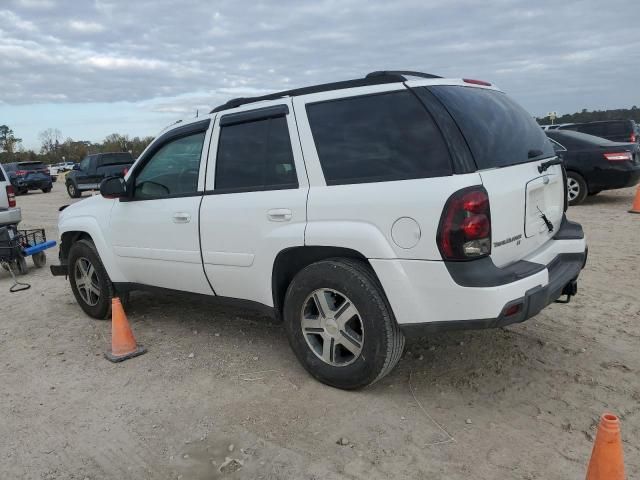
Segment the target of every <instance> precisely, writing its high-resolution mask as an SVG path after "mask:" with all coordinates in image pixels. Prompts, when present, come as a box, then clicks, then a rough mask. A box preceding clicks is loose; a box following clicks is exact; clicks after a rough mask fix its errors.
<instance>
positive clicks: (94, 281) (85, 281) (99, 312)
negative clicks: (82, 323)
mask: <svg viewBox="0 0 640 480" xmlns="http://www.w3.org/2000/svg"><path fill="white" fill-rule="evenodd" d="M69 283H70V284H71V290H72V291H73V295H74V296H75V297H76V301H77V302H78V304H80V307H81V308H82V310H84V312H85V313H86V314H87V315H89V316H90V317H93V318H97V319H104V318H107V317H108V315H109V313H110V312H111V298H112V297H113V284H112V283H111V279H110V278H109V275H108V274H107V271H106V269H105V268H104V265H103V264H102V261H101V260H100V256H99V255H98V252H97V251H96V248H95V246H94V245H93V243H92V242H90V241H89V240H78V241H77V242H76V243H74V244H73V245H72V246H71V249H70V251H69Z"/></svg>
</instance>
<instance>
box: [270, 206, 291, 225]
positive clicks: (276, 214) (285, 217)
mask: <svg viewBox="0 0 640 480" xmlns="http://www.w3.org/2000/svg"><path fill="white" fill-rule="evenodd" d="M292 216H293V214H292V213H291V210H289V209H288V208H273V209H271V210H269V211H268V212H267V217H268V218H269V220H271V221H272V222H288V221H289V220H291V217H292Z"/></svg>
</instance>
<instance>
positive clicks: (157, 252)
mask: <svg viewBox="0 0 640 480" xmlns="http://www.w3.org/2000/svg"><path fill="white" fill-rule="evenodd" d="M101 193H102V196H96V197H92V198H88V199H86V200H83V201H82V202H79V203H76V204H74V205H72V206H70V207H68V208H66V209H65V210H63V212H62V213H61V215H60V220H59V231H60V234H61V249H60V260H61V265H59V266H54V267H52V272H53V273H54V274H58V275H68V276H69V280H70V283H71V288H72V289H73V293H74V294H75V297H76V299H77V301H78V303H79V304H80V306H81V307H82V308H83V309H84V311H85V312H86V313H87V314H89V315H90V316H92V317H95V318H104V317H106V316H107V315H108V314H109V308H110V299H111V296H112V295H114V294H115V292H119V293H120V294H124V295H125V296H126V292H128V291H129V290H132V289H137V288H146V287H153V288H158V287H160V288H164V289H172V290H182V291H188V292H195V293H200V294H204V295H210V296H213V297H217V298H219V299H224V300H229V299H230V298H231V299H236V300H238V301H241V302H242V303H243V304H245V305H253V306H257V307H259V308H261V309H264V310H268V311H269V312H272V313H273V314H275V315H276V316H277V317H279V318H282V320H283V321H284V324H285V326H286V331H287V334H288V337H289V341H290V344H291V347H292V348H293V350H294V352H295V354H296V356H297V357H298V359H299V360H300V362H301V363H302V364H303V365H304V367H305V368H306V369H307V370H308V371H309V372H310V373H311V374H312V375H313V376H314V377H316V378H317V379H319V380H320V381H322V382H325V383H327V384H329V385H333V386H336V387H340V388H347V389H351V388H358V387H363V386H365V385H368V384H370V383H372V382H375V381H376V380H378V379H380V378H382V377H383V376H384V375H385V374H387V373H388V372H389V371H390V370H391V369H392V368H393V367H394V365H395V364H396V363H397V362H398V359H399V358H400V356H401V354H402V349H403V346H404V338H405V336H406V335H421V334H425V333H429V332H432V331H435V330H446V329H456V328H485V327H498V326H504V325H507V324H510V323H514V322H522V321H524V320H526V319H528V318H530V317H532V316H533V315H536V314H537V313H538V312H539V311H540V310H541V309H542V308H544V307H545V306H546V305H548V304H549V303H551V302H553V301H555V300H557V299H559V298H560V297H561V296H563V295H566V296H567V298H570V296H571V295H574V294H575V293H576V279H577V278H578V275H579V273H580V270H581V269H582V268H583V266H584V264H585V261H586V253H587V251H586V243H585V239H584V235H583V232H582V228H581V227H580V225H578V224H576V223H573V222H569V221H568V220H567V219H566V217H565V211H566V208H567V203H566V194H565V182H564V179H563V168H562V165H561V162H560V160H559V159H558V158H557V157H556V156H555V154H554V151H553V148H552V147H551V144H550V143H549V141H548V140H547V138H546V136H545V134H544V133H543V131H542V130H541V129H540V127H538V125H537V124H536V122H535V121H534V119H533V117H532V116H531V115H529V114H528V113H527V112H526V111H525V110H524V109H523V108H521V107H520V106H518V105H517V104H516V103H515V102H514V101H513V100H511V99H510V98H509V97H508V96H506V95H505V94H504V93H502V92H501V91H499V90H498V89H497V88H495V87H493V86H491V84H489V83H487V82H482V81H477V80H469V79H462V80H460V79H444V78H439V77H436V76H434V75H429V74H422V73H417V72H374V73H372V74H369V75H367V76H366V77H365V78H363V79H358V80H351V81H345V82H337V83H331V84H326V85H317V86H313V87H307V88H301V89H297V90H291V91H286V92H281V93H276V94H272V95H267V96H263V97H259V98H239V99H235V100H231V101H230V102H228V103H226V104H225V105H222V106H219V107H217V108H215V109H213V110H212V111H211V113H210V114H209V115H208V116H206V117H204V118H202V117H200V118H195V119H191V120H187V121H184V122H181V123H177V124H175V125H172V126H171V127H170V128H169V129H168V130H166V131H164V132H163V133H162V134H161V135H160V136H158V137H157V138H156V139H155V140H154V141H153V142H152V143H151V145H150V146H149V147H148V148H147V149H146V151H145V152H144V153H143V154H142V155H141V156H140V158H138V160H137V161H136V162H135V164H134V165H133V166H132V168H131V170H130V171H129V172H128V174H127V175H126V177H125V178H124V179H118V178H110V179H106V180H105V181H103V183H102V185H101Z"/></svg>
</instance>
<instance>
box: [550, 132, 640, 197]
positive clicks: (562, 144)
mask: <svg viewBox="0 0 640 480" xmlns="http://www.w3.org/2000/svg"><path fill="white" fill-rule="evenodd" d="M545 133H546V134H547V137H549V139H551V143H552V144H553V148H554V150H555V151H556V153H557V154H558V156H560V157H562V159H563V160H564V166H565V168H566V170H567V190H568V196H569V205H577V204H579V203H582V202H583V201H584V199H585V198H586V197H587V195H596V194H597V193H600V192H601V191H602V190H613V189H616V188H626V187H631V186H633V185H635V184H636V183H638V180H640V152H639V146H638V144H637V143H630V142H626V143H621V142H612V141H611V140H607V139H606V138H601V137H596V136H593V135H587V134H585V133H580V132H573V131H570V130H560V129H558V130H547V131H546V132H545Z"/></svg>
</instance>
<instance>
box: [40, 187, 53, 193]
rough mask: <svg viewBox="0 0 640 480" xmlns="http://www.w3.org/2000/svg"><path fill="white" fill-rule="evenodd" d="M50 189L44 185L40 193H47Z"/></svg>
mask: <svg viewBox="0 0 640 480" xmlns="http://www.w3.org/2000/svg"><path fill="white" fill-rule="evenodd" d="M50 191H51V187H45V188H43V189H42V193H49V192H50Z"/></svg>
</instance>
